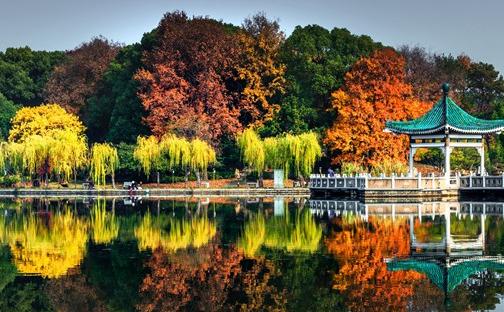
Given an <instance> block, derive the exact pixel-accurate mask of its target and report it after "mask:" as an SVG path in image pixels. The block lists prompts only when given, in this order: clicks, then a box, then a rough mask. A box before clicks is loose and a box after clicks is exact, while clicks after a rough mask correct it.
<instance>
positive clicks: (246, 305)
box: [137, 244, 285, 311]
mask: <svg viewBox="0 0 504 312" xmlns="http://www.w3.org/2000/svg"><path fill="white" fill-rule="evenodd" d="M190 252H191V251H188V250H183V251H179V252H177V253H176V254H169V253H166V252H164V251H163V250H162V249H157V250H156V251H154V253H153V255H152V258H151V260H150V261H149V262H148V263H147V266H148V269H149V270H150V272H151V273H150V274H148V275H147V276H146V277H145V279H144V280H143V283H142V285H141V286H140V292H141V296H142V300H141V303H140V304H139V305H138V307H137V308H138V309H139V310H140V311H180V310H184V311H235V310H242V311H265V310H268V311H280V310H284V304H285V300H284V293H283V292H282V291H278V290H277V289H276V288H275V287H274V286H273V285H272V283H271V280H272V279H274V277H275V276H276V275H277V274H278V272H277V271H276V269H275V268H274V267H273V264H272V262H270V261H268V260H265V259H264V258H260V259H246V258H244V256H243V253H241V252H239V251H238V250H236V249H233V248H230V249H225V248H222V247H220V246H217V245H214V244H209V245H207V246H205V247H202V248H199V249H197V250H195V251H194V252H195V253H198V254H199V255H191V257H197V258H199V259H202V261H200V262H199V263H189V262H187V261H184V260H185V257H186V255H185V254H186V253H190ZM181 260H182V261H181Z"/></svg>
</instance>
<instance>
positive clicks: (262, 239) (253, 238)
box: [237, 209, 322, 256]
mask: <svg viewBox="0 0 504 312" xmlns="http://www.w3.org/2000/svg"><path fill="white" fill-rule="evenodd" d="M321 238H322V227H321V226H320V225H318V224H317V222H316V221H315V219H314V218H313V216H312V215H311V214H310V212H309V211H308V210H301V211H300V210H297V211H296V215H295V217H294V220H291V216H290V213H289V210H288V209H286V210H285V215H283V216H275V217H272V218H270V219H268V220H266V218H265V216H264V214H262V213H261V212H259V213H257V214H256V215H252V217H251V218H250V219H249V221H248V222H247V223H246V224H245V226H244V229H243V233H242V235H241V237H240V238H239V240H238V243H237V245H238V247H239V248H240V249H241V250H243V251H244V253H245V254H246V255H248V256H254V255H256V254H257V252H258V251H259V250H260V248H261V246H265V247H268V248H271V249H283V250H286V251H289V252H307V253H313V252H315V251H317V250H318V248H319V242H320V239H321Z"/></svg>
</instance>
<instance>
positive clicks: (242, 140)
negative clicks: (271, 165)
mask: <svg viewBox="0 0 504 312" xmlns="http://www.w3.org/2000/svg"><path fill="white" fill-rule="evenodd" d="M237 142H238V146H239V147H240V152H241V155H242V158H243V161H244V162H245V163H246V164H247V166H249V167H250V168H251V169H253V170H254V171H256V172H258V173H259V172H262V171H263V170H264V162H265V152H264V145H263V142H262V140H261V138H260V137H259V135H258V134H257V133H256V132H255V130H254V129H253V128H248V129H245V130H244V131H243V132H242V133H241V134H239V135H238V137H237Z"/></svg>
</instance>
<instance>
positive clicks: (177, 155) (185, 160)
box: [160, 134, 191, 172]
mask: <svg viewBox="0 0 504 312" xmlns="http://www.w3.org/2000/svg"><path fill="white" fill-rule="evenodd" d="M160 144H161V151H162V154H163V155H164V156H165V157H166V159H167V162H168V166H169V168H170V169H174V168H182V169H184V171H185V172H187V169H188V168H190V165H191V143H190V142H189V141H188V140H187V139H185V138H181V137H177V136H176V135H173V134H167V135H164V136H163V137H162V138H161V141H160Z"/></svg>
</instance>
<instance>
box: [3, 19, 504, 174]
mask: <svg viewBox="0 0 504 312" xmlns="http://www.w3.org/2000/svg"><path fill="white" fill-rule="evenodd" d="M280 29H281V28H280V25H279V23H278V21H275V20H271V19H269V18H268V17H266V16H265V15H264V14H263V13H259V14H256V15H252V16H251V17H249V18H247V19H245V20H244V21H243V23H242V24H241V25H239V26H235V25H231V24H226V23H223V22H222V21H218V20H215V19H212V18H210V17H201V16H194V17H189V16H187V15H186V14H185V13H184V12H181V11H174V12H168V13H166V14H165V15H164V16H163V18H162V19H161V21H160V22H159V24H158V25H157V27H156V28H154V29H153V30H152V31H149V32H146V33H145V34H144V36H143V38H142V40H141V41H140V42H138V43H134V44H130V45H120V44H117V43H115V42H113V41H111V40H108V39H106V38H103V37H95V38H92V39H91V40H90V41H88V42H84V43H82V44H80V45H79V46H77V47H76V48H74V49H72V50H69V51H65V52H63V51H53V52H48V51H33V50H31V49H30V48H29V47H21V48H8V49H6V50H5V51H4V52H0V137H1V138H3V139H6V138H7V137H8V138H9V141H10V142H15V143H16V144H18V145H14V144H13V145H11V146H10V147H9V148H3V149H2V150H3V151H5V153H4V156H9V157H10V158H9V157H7V158H9V159H10V160H11V161H9V160H8V159H7V158H5V157H4V156H2V157H3V158H4V159H7V163H5V162H4V164H6V166H7V167H9V170H7V171H8V172H12V171H13V170H12V169H13V168H15V167H17V168H22V170H21V171H23V172H24V173H25V174H26V173H28V172H29V173H31V174H36V173H38V174H42V175H43V174H45V173H54V175H60V176H64V177H65V178H66V177H68V176H69V175H70V174H69V172H72V174H74V175H76V173H77V171H79V170H81V169H83V165H82V164H83V162H84V158H86V157H87V156H88V155H87V148H84V147H83V146H84V145H85V144H84V143H86V142H87V141H89V143H90V144H93V143H104V142H108V143H110V144H115V145H116V146H119V145H121V143H122V144H130V145H128V148H122V149H119V150H120V151H128V152H127V153H126V152H125V153H122V154H121V152H120V153H119V154H121V155H122V156H124V157H123V158H124V159H128V161H127V162H125V167H124V168H122V167H121V166H120V167H119V168H118V170H119V172H120V173H121V174H124V173H127V175H128V177H137V178H142V177H140V176H139V173H138V171H137V170H136V169H137V168H136V167H141V168H143V171H142V172H143V173H145V174H146V175H149V174H150V173H151V171H152V172H160V171H164V172H166V171H167V170H170V169H171V170H174V168H179V169H181V170H180V171H181V172H183V171H184V169H186V168H189V169H190V170H193V171H195V169H196V171H198V172H200V171H201V173H203V174H205V172H206V169H207V167H208V165H209V164H210V163H216V168H217V170H218V171H223V174H225V175H228V176H229V175H230V174H232V173H230V172H233V171H234V169H235V168H236V167H239V169H241V166H240V165H238V159H239V158H240V156H241V157H242V159H243V160H244V163H245V165H246V166H247V167H249V168H250V169H252V170H253V171H255V172H257V173H258V174H261V172H263V171H264V169H268V168H273V167H278V168H284V169H285V170H286V171H290V172H291V174H292V175H296V176H306V175H307V174H309V173H310V172H311V170H312V169H313V166H314V161H312V159H314V158H313V157H312V156H316V157H315V159H318V158H319V157H321V158H322V160H321V163H320V165H321V166H328V165H329V163H330V162H332V163H334V164H337V165H338V166H339V165H342V164H344V163H352V164H354V165H356V167H359V166H364V167H366V168H364V169H372V168H381V167H383V166H382V164H384V163H387V162H389V163H390V162H395V161H400V162H402V161H404V159H405V153H406V152H407V149H406V145H405V142H406V139H405V138H403V137H401V136H396V137H393V136H391V135H389V134H385V133H382V130H383V123H384V121H385V120H387V119H394V120H405V119H410V118H414V117H416V116H419V115H420V114H421V113H422V112H424V111H425V109H427V108H428V106H429V105H430V104H432V103H433V102H435V101H436V100H437V99H438V98H439V97H440V92H439V86H440V85H441V84H442V83H444V82H449V83H450V84H451V86H452V91H451V97H453V98H454V99H455V100H456V101H457V102H458V103H460V104H461V105H462V107H463V108H464V109H466V110H467V111H469V112H470V113H472V114H474V115H476V116H478V117H481V118H487V119H490V118H492V119H495V118H504V79H503V77H502V75H501V74H500V73H499V72H498V71H497V70H496V69H495V68H494V66H493V65H492V64H487V63H483V62H474V61H473V60H471V58H470V57H469V56H467V55H464V54H462V55H458V56H453V55H445V54H434V53H429V52H426V50H425V49H423V48H421V47H408V46H403V47H398V48H397V49H396V50H395V51H394V50H393V49H392V48H389V47H384V46H383V45H382V44H381V43H379V42H376V41H374V40H373V39H372V38H371V37H369V36H366V35H355V34H352V33H350V32H349V31H348V30H347V29H345V28H338V27H335V28H333V29H326V28H324V27H321V26H319V25H306V26H297V27H295V29H294V31H293V32H292V33H291V34H289V35H288V36H286V35H285V34H284V33H283V32H282V31H281V30H280ZM44 102H46V103H55V104H57V105H59V106H55V105H45V104H43V103H44ZM31 107H34V110H26V109H28V108H31ZM58 107H59V108H58ZM65 110H66V111H67V112H71V113H72V114H75V115H68V114H66V112H65ZM16 112H17V113H16ZM77 116H78V117H79V118H80V120H81V121H79V120H78V118H77ZM28 120H29V122H28ZM83 125H84V126H85V128H84V126H83ZM249 127H253V128H254V129H255V131H256V132H257V138H261V137H262V138H265V139H264V140H263V139H259V141H261V142H262V144H258V142H259V141H257V140H256V141H253V140H255V139H254V138H253V137H252V136H247V135H248V134H250V133H248V132H247V131H248V130H246V129H247V128H249ZM60 130H61V131H63V132H65V133H58V134H57V135H56V134H54V135H52V134H51V138H52V139H55V137H58V139H57V140H60V139H61V140H67V141H62V142H73V143H72V144H74V145H69V144H67V143H62V144H59V151H57V152H56V151H54V153H56V154H58V155H61V153H65V152H64V151H65V148H66V149H67V150H68V149H70V148H69V147H68V146H74V147H75V146H79V149H78V151H79V153H78V157H67V158H68V159H63V163H65V164H64V165H61V166H59V167H60V168H57V167H58V165H57V163H59V161H60V159H62V158H61V157H60V156H58V160H57V161H56V160H50V157H49V158H48V157H45V156H47V155H49V154H48V153H53V151H50V150H51V149H52V148H51V149H50V148H49V147H50V146H52V145H57V143H55V142H54V141H51V143H48V142H50V140H48V139H47V138H48V137H47V135H48V132H53V131H56V132H59V131H60ZM84 131H85V134H86V136H87V139H86V138H84V137H82V136H83V134H84ZM67 132H68V133H67ZM70 132H75V135H76V136H73V135H71V134H70ZM241 132H243V133H244V137H243V141H242V142H241V143H240V144H239V145H236V144H234V139H235V137H236V135H237V134H238V133H241ZM247 133H248V134H247ZM302 133H311V134H306V135H305V137H303V138H301V137H297V135H298V134H302ZM7 134H9V135H8V136H7ZM170 134H171V135H174V136H173V137H171V139H170ZM150 135H154V136H155V137H156V138H157V140H158V142H159V143H160V144H161V145H163V146H164V147H159V148H160V149H162V150H164V151H163V152H160V153H159V157H161V158H166V159H165V160H166V161H164V160H163V161H161V162H159V159H158V160H156V159H155V157H154V158H153V159H151V160H148V159H150V158H149V157H150V156H149V157H148V156H146V155H147V154H143V156H142V157H140V154H139V152H137V157H136V158H135V157H133V153H132V150H133V149H134V148H135V147H134V146H133V144H135V143H137V138H138V137H139V136H141V137H149V136H150ZM309 136H311V137H309ZM41 137H43V138H41ZM315 137H317V138H318V140H320V141H321V142H323V143H324V144H325V145H326V146H327V147H326V148H323V150H322V149H321V152H323V153H322V155H321V152H319V149H318V147H317V145H315V144H311V143H310V145H309V146H308V145H306V146H305V145H303V144H301V142H315V139H314V138H315ZM173 138H177V140H174V139H173ZM251 140H252V141H251ZM27 141H30V142H31V143H29V144H30V145H33V146H32V147H30V148H29V149H27V148H24V147H23V143H24V142H27ZM200 142H207V143H208V144H210V145H211V147H212V149H211V150H213V151H215V154H216V155H215V156H213V155H212V153H210V152H208V151H210V149H207V154H205V153H203V150H204V149H206V147H205V146H204V145H202V144H200ZM244 142H248V143H247V144H249V147H247V148H244ZM254 142H255V143H254ZM138 143H140V142H138ZM486 143H487V144H486V148H487V151H488V154H489V156H490V162H489V169H490V170H494V171H498V170H500V169H503V168H504V135H499V136H494V137H487V138H486ZM125 146H127V145H122V147H125ZM7 150H8V151H9V153H7V152H6V151H7ZM28 150H29V151H28ZM191 150H192V151H196V150H200V151H199V152H198V153H196V154H197V155H198V157H199V158H198V157H190V156H187V155H190V153H191V152H190V151H191ZM183 151H186V152H183ZM302 151H306V152H307V153H310V154H311V156H310V157H306V156H304V157H303V156H302V154H300V153H301V152H302ZM240 152H241V155H240ZM54 153H53V154H54ZM177 153H178V156H176V155H175V154H177ZM289 153H290V154H289ZM436 153H437V152H436V151H434V152H428V153H422V154H421V155H419V156H417V157H416V160H418V161H421V162H424V163H426V164H431V163H433V161H432V160H433V159H434V160H435V159H436V157H437V154H436ZM457 153H458V154H456V156H457V160H456V162H457V163H458V164H460V167H461V168H462V167H464V169H466V170H467V169H468V168H466V167H468V166H469V167H470V166H471V164H472V161H471V160H470V159H468V158H470V157H471V155H472V154H471V153H470V152H469V153H467V152H464V153H461V152H457ZM7 154H8V155H7ZM169 154H170V155H169ZM196 154H194V153H193V155H196ZM254 154H257V155H259V156H258V157H253V155H254ZM473 154H474V153H473ZM27 155H31V156H27ZM44 155H45V156H44ZM183 155H186V156H185V158H183V157H182V156H183ZM263 155H264V157H263ZM289 155H290V156H289ZM35 156H37V157H38V158H39V159H38V160H35V158H37V157H35ZM83 156H86V157H83ZM44 157H45V158H44ZM156 157H157V156H156ZM180 157H182V158H180ZM214 158H215V160H213V159H214ZM308 159H309V161H306V162H304V160H308ZM37 162H38V163H37ZM137 162H139V163H140V164H137ZM35 163H37V164H36V165H35ZM126 163H127V164H126ZM69 164H73V165H69ZM4 167H5V166H4ZM123 169H124V170H123ZM376 170H378V169H376ZM18 172H20V170H18Z"/></svg>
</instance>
